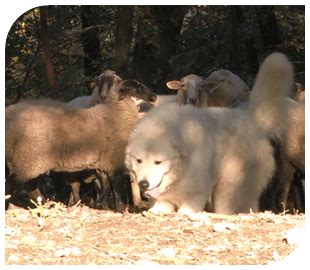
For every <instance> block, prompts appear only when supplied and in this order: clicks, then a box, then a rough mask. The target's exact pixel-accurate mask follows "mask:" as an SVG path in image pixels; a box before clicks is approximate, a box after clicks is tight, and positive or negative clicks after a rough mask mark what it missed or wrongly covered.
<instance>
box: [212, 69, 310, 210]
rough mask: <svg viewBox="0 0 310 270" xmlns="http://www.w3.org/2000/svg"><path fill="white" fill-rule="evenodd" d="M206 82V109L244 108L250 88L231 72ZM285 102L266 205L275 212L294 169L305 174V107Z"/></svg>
mask: <svg viewBox="0 0 310 270" xmlns="http://www.w3.org/2000/svg"><path fill="white" fill-rule="evenodd" d="M206 82H207V86H208V88H207V93H208V101H210V103H208V104H209V106H221V107H235V106H240V104H241V103H242V104H243V105H244V106H247V98H248V95H249V93H250V92H249V91H248V89H249V88H248V87H247V85H246V84H245V82H244V81H243V80H242V79H241V78H239V77H238V76H236V75H234V74H233V73H232V72H230V71H226V70H224V71H223V70H219V71H214V72H213V73H211V74H210V76H209V77H208V78H207V79H206ZM295 86H296V84H295ZM296 89H298V87H297V88H296ZM286 102H287V107H288V117H287V122H286V126H285V132H284V134H283V138H282V141H281V142H280V149H279V155H278V160H277V161H278V172H277V175H276V176H275V177H276V178H277V181H276V185H275V187H273V189H274V190H273V195H272V196H273V198H272V199H271V206H268V207H269V208H271V209H272V210H273V211H275V212H280V211H283V206H282V203H283V202H284V203H285V202H286V201H287V196H288V192H289V189H290V186H291V182H292V181H293V178H294V177H293V176H294V173H295V168H297V169H298V170H300V171H301V172H302V173H304V171H305V107H304V104H303V103H299V102H296V101H294V100H293V99H291V98H289V97H288V98H286ZM264 208H265V207H264ZM262 210H265V209H262Z"/></svg>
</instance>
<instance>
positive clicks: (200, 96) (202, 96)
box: [166, 74, 208, 108]
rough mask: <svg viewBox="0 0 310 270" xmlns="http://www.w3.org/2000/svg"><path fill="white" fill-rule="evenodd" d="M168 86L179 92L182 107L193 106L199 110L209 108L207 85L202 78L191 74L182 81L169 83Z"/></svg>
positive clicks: (179, 101) (178, 97)
mask: <svg viewBox="0 0 310 270" xmlns="http://www.w3.org/2000/svg"><path fill="white" fill-rule="evenodd" d="M166 85H167V87H168V88H169V89H172V90H177V91H178V94H177V101H178V103H179V104H180V105H185V104H191V105H193V106H195V107H197V108H204V107H207V106H208V105H207V94H206V83H205V81H204V79H203V78H202V77H200V76H197V75H195V74H190V75H187V76H185V77H183V78H182V79H181V80H180V81H177V80H174V81H169V82H167V83H166Z"/></svg>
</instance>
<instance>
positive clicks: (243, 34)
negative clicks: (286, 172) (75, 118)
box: [5, 6, 305, 104]
mask: <svg viewBox="0 0 310 270" xmlns="http://www.w3.org/2000/svg"><path fill="white" fill-rule="evenodd" d="M304 44H305V7H304V6H44V7H38V8H34V9H32V10H30V11H27V12H25V13H24V14H23V15H22V16H21V17H20V18H18V19H17V20H16V22H15V23H14V24H13V25H12V27H11V29H10V31H9V33H8V36H7V40H6V52H5V53H6V63H5V64H6V69H5V71H6V89H5V91H6V104H11V103H14V102H17V101H18V100H19V99H21V98H32V97H33V98H36V97H41V96H43V97H51V98H58V99H62V100H65V101H68V100H70V99H72V98H74V97H76V96H79V95H88V94H90V93H91V91H92V89H91V82H92V81H93V79H94V77H95V76H96V75H98V74H99V73H100V72H101V71H102V70H103V69H107V68H109V69H113V70H115V71H116V72H117V73H118V74H119V75H121V76H122V77H123V78H124V79H125V78H135V79H138V80H140V81H141V82H143V83H145V84H147V85H148V86H151V87H153V89H154V90H155V91H156V93H158V94H163V93H168V92H169V90H168V89H167V88H166V86H165V82H166V81H168V80H171V79H180V78H181V77H183V76H185V75H187V74H191V73H194V74H197V75H203V76H207V75H208V74H209V73H210V72H211V71H213V70H216V69H220V68H225V69H229V70H231V71H232V72H234V73H236V74H237V75H239V76H240V77H241V78H242V79H243V80H245V81H246V82H247V83H248V84H249V85H250V86H251V85H252V83H253V79H254V78H255V74H256V73H257V70H258V67H259V64H260V62H261V61H262V60H263V59H264V57H265V56H266V55H268V54H269V53H271V52H273V51H280V52H283V53H286V54H287V55H288V56H289V58H290V60H291V61H292V62H293V63H294V67H295V73H296V75H295V79H296V82H299V83H304V77H305V73H304V70H305V62H304V59H305V46H304Z"/></svg>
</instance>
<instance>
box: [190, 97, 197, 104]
mask: <svg viewBox="0 0 310 270" xmlns="http://www.w3.org/2000/svg"><path fill="white" fill-rule="evenodd" d="M196 101H197V98H189V102H190V103H191V104H193V105H195V104H196Z"/></svg>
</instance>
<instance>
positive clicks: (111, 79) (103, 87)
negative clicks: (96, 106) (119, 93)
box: [96, 69, 122, 103]
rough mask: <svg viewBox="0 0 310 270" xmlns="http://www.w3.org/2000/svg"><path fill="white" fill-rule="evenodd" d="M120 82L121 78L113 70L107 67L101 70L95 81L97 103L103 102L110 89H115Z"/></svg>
mask: <svg viewBox="0 0 310 270" xmlns="http://www.w3.org/2000/svg"><path fill="white" fill-rule="evenodd" d="M121 82H122V79H121V78H120V77H119V76H118V75H117V74H116V73H115V72H114V71H113V70H109V69H107V70H105V71H104V72H102V73H101V74H100V75H99V76H98V78H97V81H96V87H97V89H98V96H99V98H98V99H99V103H105V102H106V99H107V97H108V96H109V93H110V91H116V90H117V89H118V88H119V86H120V84H121Z"/></svg>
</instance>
